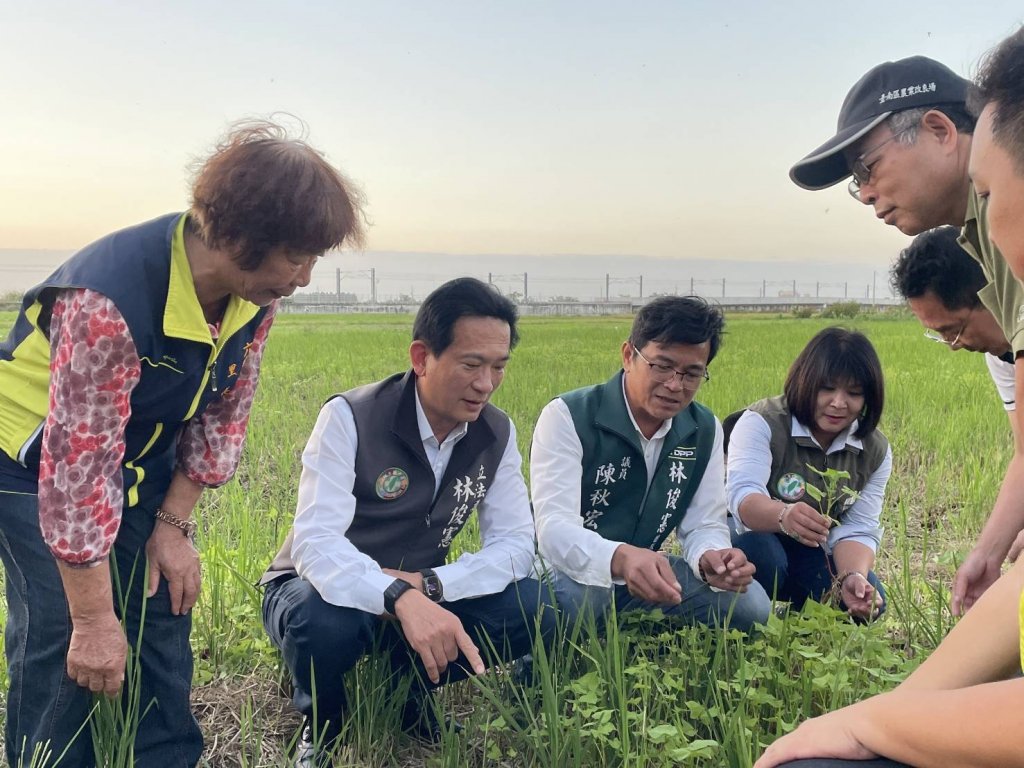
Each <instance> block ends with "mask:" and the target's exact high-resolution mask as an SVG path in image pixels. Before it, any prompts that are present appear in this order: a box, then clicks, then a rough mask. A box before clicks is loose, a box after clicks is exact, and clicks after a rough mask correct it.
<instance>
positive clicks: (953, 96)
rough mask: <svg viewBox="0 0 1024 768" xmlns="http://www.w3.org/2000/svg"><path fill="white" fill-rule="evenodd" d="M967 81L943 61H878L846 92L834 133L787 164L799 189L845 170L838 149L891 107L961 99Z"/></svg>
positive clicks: (824, 183)
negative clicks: (879, 62) (809, 151)
mask: <svg viewBox="0 0 1024 768" xmlns="http://www.w3.org/2000/svg"><path fill="white" fill-rule="evenodd" d="M969 87H970V82H969V81H968V80H965V79H964V78H962V77H960V76H959V75H958V74H956V73H955V72H954V71H953V70H951V69H950V68H949V67H947V66H946V65H945V64H940V63H939V62H937V61H935V60H934V59H929V58H927V57H925V56H911V57H910V58H908V59H900V60H899V61H887V62H885V63H884V64H879V65H878V66H877V67H875V68H874V69H872V70H870V71H869V72H868V73H867V74H866V75H864V76H863V77H862V78H861V79H860V80H858V81H857V83H856V84H855V85H854V86H853V88H851V89H850V92H849V93H848V94H846V100H845V101H843V106H842V109H840V110H839V122H838V124H837V125H836V135H835V136H833V137H832V138H831V139H829V140H828V141H826V142H825V143H824V144H822V145H821V146H820V147H818V148H817V149H816V150H814V151H813V152H811V153H810V154H809V155H807V157H805V158H804V159H803V160H801V161H800V162H798V163H797V164H796V165H794V166H793V167H792V168H790V169H789V178H791V179H792V180H793V182H794V183H795V184H796V185H797V186H800V187H803V188H804V189H825V188H826V187H831V186H832V185H833V184H838V183H839V182H840V181H842V180H843V179H845V178H846V177H847V176H849V175H850V167H849V165H848V164H847V162H846V157H845V156H844V155H843V150H844V149H846V148H847V147H848V146H850V145H851V144H853V143H854V142H856V141H857V140H859V139H860V138H861V137H862V136H864V134H866V133H867V132H868V131H870V130H871V129H872V128H874V127H875V126H876V125H878V124H879V123H881V122H882V121H883V120H885V118H887V117H888V116H889V115H891V114H893V113H894V112H902V111H903V110H905V109H914V108H915V107H934V106H936V105H939V104H964V103H965V102H966V101H967V91H968V88H969Z"/></svg>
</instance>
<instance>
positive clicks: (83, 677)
mask: <svg viewBox="0 0 1024 768" xmlns="http://www.w3.org/2000/svg"><path fill="white" fill-rule="evenodd" d="M127 654H128V641H127V640H125V637H124V631H123V630H122V629H121V622H119V621H118V620H117V616H115V615H114V612H113V610H111V611H109V612H108V613H105V614H103V615H100V616H97V617H93V618H89V619H84V618H77V619H75V620H74V623H73V628H72V630H71V644H70V646H69V647H68V658H67V667H68V677H70V678H71V679H72V680H74V681H75V682H76V683H78V684H79V685H80V686H82V687H83V688H88V689H89V690H90V691H92V692H93V693H102V694H104V695H106V696H109V697H110V698H113V697H114V696H117V694H118V693H119V692H120V690H121V684H122V683H123V682H124V665H125V658H126V656H127Z"/></svg>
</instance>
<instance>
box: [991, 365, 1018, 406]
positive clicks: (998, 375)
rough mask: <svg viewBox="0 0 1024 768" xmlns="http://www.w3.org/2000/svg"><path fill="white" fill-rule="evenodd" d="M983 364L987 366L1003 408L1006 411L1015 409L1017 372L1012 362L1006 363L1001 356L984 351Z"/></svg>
mask: <svg viewBox="0 0 1024 768" xmlns="http://www.w3.org/2000/svg"><path fill="white" fill-rule="evenodd" d="M985 365H987V366H988V374H989V376H991V377H992V383H993V384H995V385H996V391H997V392H998V393H999V399H1000V400H1002V401H1003V408H1004V409H1006V410H1007V411H1012V410H1015V409H1016V407H1017V392H1016V390H1017V381H1016V375H1017V373H1016V369H1015V368H1014V366H1013V363H1008V362H1006V361H1005V360H1003V359H1002V358H999V357H996V356H995V355H990V354H989V353H988V352H986V353H985Z"/></svg>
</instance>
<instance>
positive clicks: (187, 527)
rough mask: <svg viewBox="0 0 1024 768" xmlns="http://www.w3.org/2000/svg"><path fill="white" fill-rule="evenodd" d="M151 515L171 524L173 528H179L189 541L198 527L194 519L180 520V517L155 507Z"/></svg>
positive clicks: (193, 537)
mask: <svg viewBox="0 0 1024 768" xmlns="http://www.w3.org/2000/svg"><path fill="white" fill-rule="evenodd" d="M153 517H155V518H156V519H157V520H160V521H161V522H164V523H167V524H168V525H173V526H174V527H175V528H177V529H178V530H180V531H181V532H182V533H183V534H184V535H185V538H187V539H188V540H189V541H192V540H193V539H195V536H196V529H197V528H198V527H199V525H198V523H196V521H195V520H182V519H181V518H180V517H177V516H175V515H172V514H171V513H170V512H165V511H164V510H162V509H160V508H159V507H157V510H156V512H154V513H153Z"/></svg>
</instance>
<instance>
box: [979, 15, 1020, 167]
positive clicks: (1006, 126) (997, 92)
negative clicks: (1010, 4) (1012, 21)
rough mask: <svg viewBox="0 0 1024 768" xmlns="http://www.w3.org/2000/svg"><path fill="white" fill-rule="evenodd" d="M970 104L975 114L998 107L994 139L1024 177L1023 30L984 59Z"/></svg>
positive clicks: (994, 114) (1018, 31)
mask: <svg viewBox="0 0 1024 768" xmlns="http://www.w3.org/2000/svg"><path fill="white" fill-rule="evenodd" d="M967 103H968V106H969V107H970V108H971V111H972V112H973V113H974V114H975V115H980V114H981V112H982V110H983V109H985V107H987V106H988V105H989V104H995V109H994V110H993V113H992V138H993V139H994V140H995V141H996V143H997V144H999V146H1001V147H1002V148H1003V149H1005V150H1006V151H1007V152H1009V153H1010V155H1011V156H1012V157H1013V161H1014V165H1015V166H1016V171H1017V173H1018V174H1020V175H1024V27H1021V28H1020V29H1018V30H1017V31H1016V32H1014V33H1013V34H1012V35H1010V36H1009V37H1008V38H1006V39H1005V40H1003V41H1002V42H1001V43H1000V44H999V45H997V46H996V47H995V48H994V49H992V51H991V52H989V54H988V55H987V56H986V57H985V60H984V62H983V63H982V65H981V70H980V71H979V72H978V76H977V77H976V78H975V80H974V87H973V88H971V91H970V93H969V94H968V102H967Z"/></svg>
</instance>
